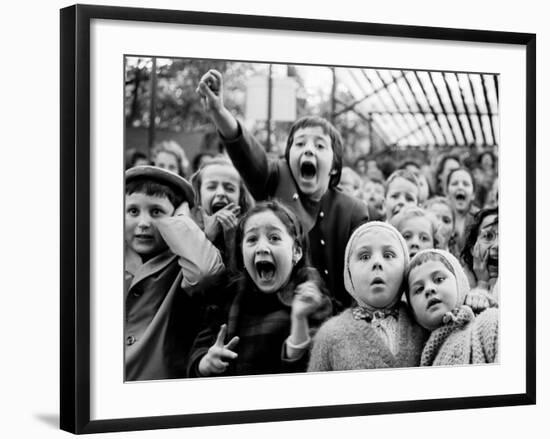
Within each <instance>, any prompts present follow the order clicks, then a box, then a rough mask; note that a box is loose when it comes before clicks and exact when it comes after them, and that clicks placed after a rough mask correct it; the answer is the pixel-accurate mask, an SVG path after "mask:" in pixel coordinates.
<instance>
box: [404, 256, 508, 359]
mask: <svg viewBox="0 0 550 439" xmlns="http://www.w3.org/2000/svg"><path fill="white" fill-rule="evenodd" d="M407 278H408V288H407V298H408V301H409V303H410V305H411V308H412V310H413V313H414V316H415V318H416V320H417V322H418V323H419V324H420V325H421V326H422V327H424V328H425V329H427V330H429V331H431V334H430V336H429V338H428V341H427V342H426V345H425V346H424V349H423V351H422V356H421V361H420V365H421V366H442V365H458V364H480V363H493V362H495V361H498V309H497V308H488V309H486V310H485V311H483V312H481V313H480V314H479V315H477V316H476V315H475V314H474V312H473V311H472V308H470V307H469V306H467V305H465V304H464V303H465V301H466V297H467V295H468V293H469V291H470V288H469V284H468V279H467V277H466V274H465V273H464V270H463V269H462V266H461V265H460V263H459V262H458V260H457V259H456V258H455V257H454V256H453V255H452V254H450V253H449V252H446V251H443V250H433V249H430V250H423V251H421V252H419V253H418V254H416V255H415V257H414V258H413V259H412V261H411V264H410V267H409V272H408V276H407Z"/></svg>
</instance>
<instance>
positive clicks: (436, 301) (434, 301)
mask: <svg viewBox="0 0 550 439" xmlns="http://www.w3.org/2000/svg"><path fill="white" fill-rule="evenodd" d="M439 303H441V300H439V299H438V298H437V297H432V298H431V299H430V300H428V305H427V306H426V308H427V309H430V308H431V307H432V306H434V305H437V304H439Z"/></svg>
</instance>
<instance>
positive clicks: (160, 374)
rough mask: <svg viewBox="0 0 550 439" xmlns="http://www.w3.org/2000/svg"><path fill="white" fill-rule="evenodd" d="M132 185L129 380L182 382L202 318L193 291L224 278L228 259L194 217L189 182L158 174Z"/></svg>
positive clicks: (137, 177) (127, 232) (147, 171)
mask: <svg viewBox="0 0 550 439" xmlns="http://www.w3.org/2000/svg"><path fill="white" fill-rule="evenodd" d="M125 179H126V198H125V224H124V239H125V289H126V300H125V325H124V343H125V379H126V380H127V381H136V380H158V379H167V378H182V377H184V376H185V372H184V371H185V369H186V364H185V361H186V356H187V352H188V350H189V347H190V345H191V343H192V341H193V339H194V336H195V332H196V331H197V329H198V327H199V324H200V322H198V321H197V319H198V318H199V317H200V314H201V313H200V312H199V308H198V307H199V304H198V303H197V301H196V300H195V299H194V298H193V297H190V296H189V295H188V294H187V293H186V291H185V289H186V288H187V287H189V286H191V285H195V284H196V283H197V282H199V280H201V279H202V277H204V276H205V275H210V274H215V273H218V272H219V271H221V270H222V269H223V268H224V267H223V263H222V259H221V256H220V254H219V252H218V250H217V249H216V248H215V247H214V246H213V245H212V244H211V243H210V241H209V240H208V239H207V238H206V236H205V235H204V233H203V232H202V231H201V230H200V228H199V227H198V226H197V225H196V224H195V223H194V221H193V220H192V219H191V217H190V216H189V208H190V207H193V200H194V193H193V188H192V186H191V184H190V183H189V182H187V180H185V179H184V178H182V177H180V176H179V175H176V174H174V173H172V172H170V171H167V170H164V169H161V168H157V167H154V166H138V167H134V168H130V169H128V170H127V171H126V174H125Z"/></svg>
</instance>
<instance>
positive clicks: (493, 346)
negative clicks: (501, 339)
mask: <svg viewBox="0 0 550 439" xmlns="http://www.w3.org/2000/svg"><path fill="white" fill-rule="evenodd" d="M495 361H498V309H496V308H488V309H486V310H485V311H483V312H482V313H481V314H479V315H478V316H474V313H473V312H472V310H471V308H470V307H468V306H465V305H463V306H461V307H460V308H459V311H458V313H457V314H456V316H455V319H454V320H451V321H450V322H448V323H446V324H444V325H442V326H440V327H439V328H437V329H436V330H434V331H433V332H432V333H431V334H430V336H429V338H428V341H427V342H426V345H425V346H424V349H423V351H422V358H421V361H420V365H421V366H445V365H457V364H482V363H493V362H495Z"/></svg>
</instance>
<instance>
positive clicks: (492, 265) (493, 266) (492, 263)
mask: <svg viewBox="0 0 550 439" xmlns="http://www.w3.org/2000/svg"><path fill="white" fill-rule="evenodd" d="M487 269H488V270H489V272H493V273H495V272H496V273H498V257H491V256H490V255H489V257H488V258H487Z"/></svg>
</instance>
